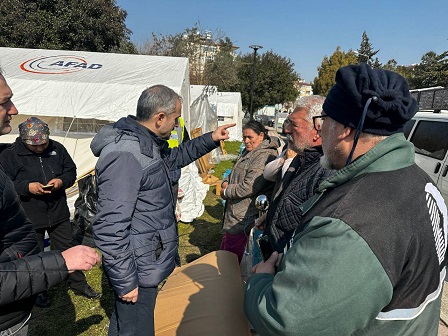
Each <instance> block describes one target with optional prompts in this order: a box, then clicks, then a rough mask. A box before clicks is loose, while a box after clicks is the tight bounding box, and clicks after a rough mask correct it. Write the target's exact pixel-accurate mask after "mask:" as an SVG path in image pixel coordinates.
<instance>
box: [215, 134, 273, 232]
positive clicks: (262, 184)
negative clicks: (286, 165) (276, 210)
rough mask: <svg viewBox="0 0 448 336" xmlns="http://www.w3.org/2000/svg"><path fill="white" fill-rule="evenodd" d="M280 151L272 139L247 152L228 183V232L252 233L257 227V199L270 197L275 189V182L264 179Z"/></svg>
mask: <svg viewBox="0 0 448 336" xmlns="http://www.w3.org/2000/svg"><path fill="white" fill-rule="evenodd" d="M278 147H279V141H278V140H277V138H276V137H270V138H268V139H265V140H263V142H262V143H261V144H260V145H259V146H258V147H257V148H255V149H254V150H252V151H250V152H248V151H246V150H244V151H243V154H242V155H241V157H240V158H239V159H238V160H237V161H236V162H235V165H234V166H233V168H232V172H231V173H230V175H229V176H228V177H227V178H226V179H224V181H225V182H228V183H229V185H228V186H227V188H226V191H225V199H226V206H225V209H224V223H223V231H224V232H226V233H230V234H240V233H243V232H246V233H249V232H250V230H251V229H252V228H253V227H254V225H255V219H256V217H257V216H258V209H257V208H256V207H255V199H256V198H257V196H258V195H261V194H265V195H267V196H270V195H271V194H270V193H271V191H272V188H273V187H274V184H273V183H272V182H270V181H268V180H266V179H265V178H264V177H263V169H264V167H265V166H266V164H267V163H269V162H270V161H272V160H274V159H275V158H276V156H277V155H278V152H277V148H278Z"/></svg>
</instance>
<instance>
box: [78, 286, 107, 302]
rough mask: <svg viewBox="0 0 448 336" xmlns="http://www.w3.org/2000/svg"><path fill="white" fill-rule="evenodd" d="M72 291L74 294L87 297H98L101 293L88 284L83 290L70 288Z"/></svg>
mask: <svg viewBox="0 0 448 336" xmlns="http://www.w3.org/2000/svg"><path fill="white" fill-rule="evenodd" d="M72 291H73V293H75V295H81V296H84V297H86V298H88V299H98V298H99V297H100V296H101V294H100V293H98V292H96V291H95V290H94V289H93V288H92V287H90V286H89V285H87V287H86V288H85V289H84V290H83V291H78V290H75V289H72Z"/></svg>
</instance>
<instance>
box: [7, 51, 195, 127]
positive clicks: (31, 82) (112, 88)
mask: <svg viewBox="0 0 448 336" xmlns="http://www.w3.org/2000/svg"><path fill="white" fill-rule="evenodd" d="M0 55H1V56H0V65H1V67H2V69H3V72H4V74H5V77H6V78H7V81H8V83H9V85H10V86H11V87H12V88H13V90H14V103H15V105H16V106H17V108H18V109H19V111H20V112H21V113H22V114H28V115H35V116H58V117H61V116H64V117H77V118H97V119H106V120H110V121H116V120H118V119H119V118H121V117H123V116H126V115H128V114H135V109H136V106H137V100H138V97H139V96H140V94H141V92H142V91H143V90H144V89H145V88H147V87H149V86H151V85H155V84H164V85H166V86H168V87H170V88H172V89H173V90H174V91H176V92H177V93H178V94H180V95H181V96H182V97H183V111H184V112H187V113H186V115H189V99H190V94H189V86H190V85H189V84H190V83H189V77H188V59H187V58H182V57H161V56H147V55H128V54H114V53H94V52H86V51H66V50H43V49H22V48H3V47H0Z"/></svg>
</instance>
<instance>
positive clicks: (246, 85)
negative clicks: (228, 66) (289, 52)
mask: <svg viewBox="0 0 448 336" xmlns="http://www.w3.org/2000/svg"><path fill="white" fill-rule="evenodd" d="M253 61H254V57H253V53H247V54H245V55H242V56H241V62H240V63H239V65H240V66H239V69H238V78H239V83H238V85H237V87H236V88H235V91H239V92H241V99H242V103H243V109H245V110H249V106H250V95H251V87H252V71H253ZM255 66H256V78H255V82H254V96H253V111H256V110H258V109H259V108H261V107H263V106H265V105H274V104H277V103H284V102H288V101H294V100H295V99H296V98H297V95H298V92H297V89H296V88H295V84H296V82H297V81H298V80H299V75H298V74H297V73H296V72H295V70H294V63H292V61H291V60H290V59H289V58H286V57H282V56H280V55H278V54H276V53H274V52H273V51H272V50H271V51H268V52H266V53H264V54H261V55H260V54H257V59H256V64H255Z"/></svg>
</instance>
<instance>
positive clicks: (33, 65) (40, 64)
mask: <svg viewBox="0 0 448 336" xmlns="http://www.w3.org/2000/svg"><path fill="white" fill-rule="evenodd" d="M102 66H103V65H102V64H96V63H92V64H89V63H87V61H86V60H85V59H84V58H81V57H76V56H48V57H38V58H33V59H30V60H28V61H25V62H23V63H22V64H20V68H21V69H22V70H23V71H26V72H32V73H36V74H46V75H54V74H57V75H60V74H67V73H73V72H78V71H82V70H86V69H87V70H97V69H100V68H101V67H102Z"/></svg>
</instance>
